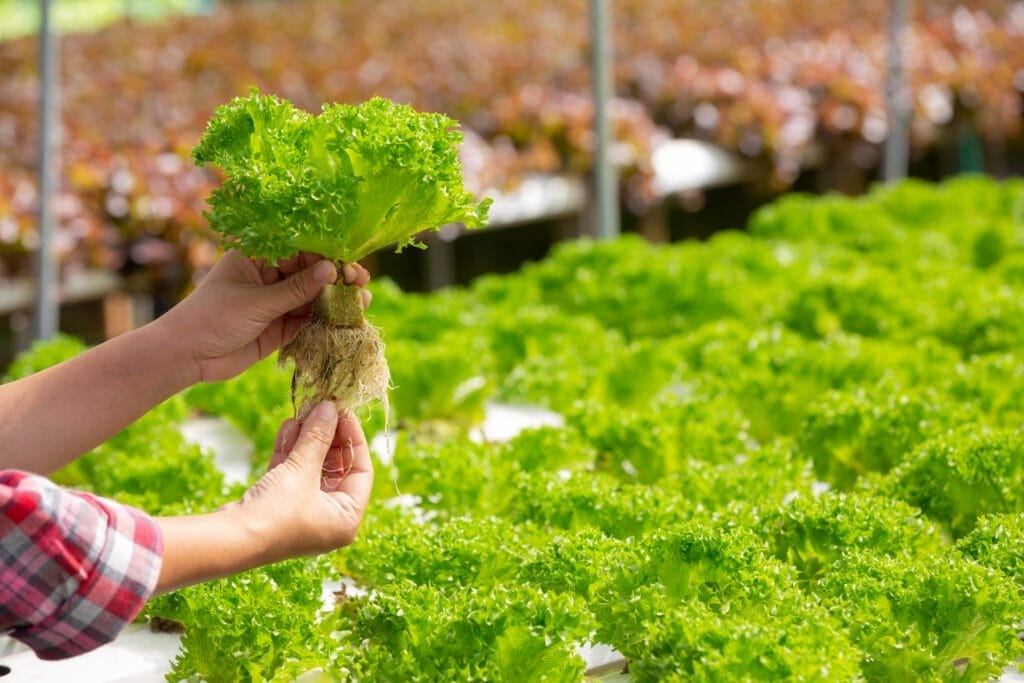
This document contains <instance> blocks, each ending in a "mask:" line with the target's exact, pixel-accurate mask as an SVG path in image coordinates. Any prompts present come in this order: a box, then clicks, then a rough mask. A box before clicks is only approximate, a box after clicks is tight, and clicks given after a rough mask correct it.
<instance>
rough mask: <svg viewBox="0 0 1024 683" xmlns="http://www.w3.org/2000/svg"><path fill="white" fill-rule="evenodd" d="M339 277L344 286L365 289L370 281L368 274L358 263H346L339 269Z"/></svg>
mask: <svg viewBox="0 0 1024 683" xmlns="http://www.w3.org/2000/svg"><path fill="white" fill-rule="evenodd" d="M341 275H342V278H343V279H344V281H345V284H346V285H355V286H356V287H365V286H366V283H367V282H369V281H370V273H369V272H368V271H367V270H366V268H363V267H362V266H361V265H359V264H358V263H346V264H344V265H343V266H342V267H341Z"/></svg>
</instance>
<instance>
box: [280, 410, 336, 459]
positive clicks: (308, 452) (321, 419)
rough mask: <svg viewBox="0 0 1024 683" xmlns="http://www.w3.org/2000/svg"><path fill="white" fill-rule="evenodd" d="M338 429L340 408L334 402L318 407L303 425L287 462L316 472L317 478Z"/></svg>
mask: <svg viewBox="0 0 1024 683" xmlns="http://www.w3.org/2000/svg"><path fill="white" fill-rule="evenodd" d="M337 428H338V408H337V407H336V406H335V405H334V403H333V402H332V401H324V402H323V403H320V404H319V405H317V407H316V408H314V409H313V411H312V412H310V414H309V415H308V416H307V417H306V420H305V421H304V422H303V423H302V430H301V431H300V432H299V438H298V439H296V441H295V446H294V447H293V448H292V451H291V453H289V454H288V457H287V460H289V461H291V462H294V463H295V464H296V465H298V466H299V467H300V468H302V469H309V470H315V471H316V473H317V477H319V475H320V468H321V467H322V466H323V464H324V458H326V457H327V451H329V450H330V448H331V444H332V443H333V441H334V433H335V431H336V430H337Z"/></svg>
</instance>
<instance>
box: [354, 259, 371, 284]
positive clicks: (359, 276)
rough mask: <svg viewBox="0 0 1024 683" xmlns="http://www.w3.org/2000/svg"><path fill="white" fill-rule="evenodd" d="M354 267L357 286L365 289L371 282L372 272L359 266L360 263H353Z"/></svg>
mask: <svg viewBox="0 0 1024 683" xmlns="http://www.w3.org/2000/svg"><path fill="white" fill-rule="evenodd" d="M352 265H353V266H354V267H355V269H356V285H358V286H360V287H365V286H366V285H367V283H368V282H369V281H370V271H368V270H367V269H366V268H364V267H363V266H361V265H359V264H358V263H353V264H352Z"/></svg>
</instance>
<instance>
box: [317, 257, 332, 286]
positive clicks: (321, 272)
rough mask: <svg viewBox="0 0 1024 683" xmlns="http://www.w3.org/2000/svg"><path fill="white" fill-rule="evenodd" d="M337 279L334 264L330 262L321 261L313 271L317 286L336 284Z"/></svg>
mask: <svg viewBox="0 0 1024 683" xmlns="http://www.w3.org/2000/svg"><path fill="white" fill-rule="evenodd" d="M336 277H337V274H336V273H335V271H334V264H333V263H331V262H330V261H320V262H319V263H318V264H316V268H315V269H314V270H313V279H314V280H316V281H317V284H321V285H329V284H331V283H332V282H334V280H335V278H336Z"/></svg>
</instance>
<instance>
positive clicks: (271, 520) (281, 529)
mask: <svg viewBox="0 0 1024 683" xmlns="http://www.w3.org/2000/svg"><path fill="white" fill-rule="evenodd" d="M372 488H373V464H372V462H371V460H370V451H369V447H368V446H367V444H366V436H365V435H364V434H363V429H362V427H361V426H360V425H359V420H358V419H356V417H355V415H353V414H352V413H348V412H346V413H344V414H342V415H340V416H339V415H338V411H337V408H336V407H335V406H334V404H333V403H332V402H330V401H327V402H324V403H321V404H319V405H318V406H317V408H315V409H314V410H313V412H312V413H311V414H310V415H309V417H307V418H306V420H305V422H303V423H299V422H297V421H296V420H291V419H290V420H286V421H285V423H284V424H283V425H282V426H281V430H280V431H279V432H278V436H277V443H276V444H275V446H274V453H273V455H272V457H271V460H270V465H269V467H268V470H267V473H266V474H264V475H263V477H262V478H261V479H260V480H259V481H257V482H256V483H255V484H254V485H253V486H252V488H250V489H249V490H248V491H247V492H246V494H245V496H244V497H243V498H242V501H241V502H240V503H239V508H240V509H239V512H241V513H242V514H243V515H244V516H245V517H246V519H248V520H249V521H250V522H255V523H258V524H260V526H261V527H262V529H263V531H262V533H261V534H260V536H261V537H262V538H263V539H265V543H266V548H265V551H266V553H267V558H268V559H267V561H277V560H281V559H285V558H289V557H297V556H301V555H309V554H317V553H323V552H327V551H330V550H334V549H335V548H339V547H342V546H345V545H349V544H350V543H352V541H353V540H355V537H356V531H357V530H358V529H359V524H360V523H361V522H362V519H363V513H364V512H365V510H366V506H367V503H368V502H369V499H370V491H371V490H372Z"/></svg>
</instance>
